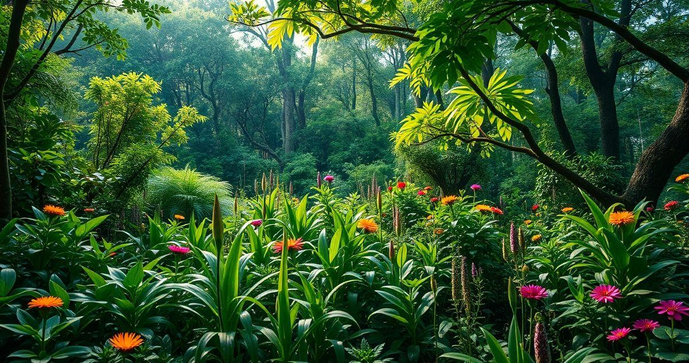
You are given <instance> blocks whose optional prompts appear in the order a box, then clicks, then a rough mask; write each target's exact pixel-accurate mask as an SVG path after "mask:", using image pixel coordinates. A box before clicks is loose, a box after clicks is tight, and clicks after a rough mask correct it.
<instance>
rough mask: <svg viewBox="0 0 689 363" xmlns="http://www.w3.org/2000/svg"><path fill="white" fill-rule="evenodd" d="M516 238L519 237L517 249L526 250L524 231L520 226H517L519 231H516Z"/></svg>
mask: <svg viewBox="0 0 689 363" xmlns="http://www.w3.org/2000/svg"><path fill="white" fill-rule="evenodd" d="M518 236H519V237H518V239H519V249H520V250H521V251H526V239H525V238H524V231H522V227H519V232H518Z"/></svg>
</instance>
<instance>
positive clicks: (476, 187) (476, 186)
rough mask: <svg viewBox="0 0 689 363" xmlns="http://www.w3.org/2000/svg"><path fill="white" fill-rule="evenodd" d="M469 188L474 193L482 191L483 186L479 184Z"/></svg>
mask: <svg viewBox="0 0 689 363" xmlns="http://www.w3.org/2000/svg"><path fill="white" fill-rule="evenodd" d="M469 188H470V189H471V190H473V191H478V190H481V186H480V185H478V184H471V186H470V187H469Z"/></svg>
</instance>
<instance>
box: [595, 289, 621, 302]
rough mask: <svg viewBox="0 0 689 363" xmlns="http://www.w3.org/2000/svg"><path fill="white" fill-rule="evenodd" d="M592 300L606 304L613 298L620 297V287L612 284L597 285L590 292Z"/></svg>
mask: <svg viewBox="0 0 689 363" xmlns="http://www.w3.org/2000/svg"><path fill="white" fill-rule="evenodd" d="M590 296H591V298H592V299H593V300H596V301H598V302H599V303H603V304H607V303H611V302H613V301H615V299H621V298H622V294H621V293H620V289H618V288H617V287H615V286H612V285H600V286H597V287H596V288H595V289H593V291H591V294H590Z"/></svg>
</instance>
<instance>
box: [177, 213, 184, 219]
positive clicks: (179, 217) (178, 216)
mask: <svg viewBox="0 0 689 363" xmlns="http://www.w3.org/2000/svg"><path fill="white" fill-rule="evenodd" d="M175 219H176V220H178V221H183V220H184V216H183V215H181V214H175Z"/></svg>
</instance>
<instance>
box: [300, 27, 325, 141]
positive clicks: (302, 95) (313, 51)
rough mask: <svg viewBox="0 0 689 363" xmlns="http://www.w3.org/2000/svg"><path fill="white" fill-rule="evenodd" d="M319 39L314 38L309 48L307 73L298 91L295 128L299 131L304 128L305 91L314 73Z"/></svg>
mask: <svg viewBox="0 0 689 363" xmlns="http://www.w3.org/2000/svg"><path fill="white" fill-rule="evenodd" d="M319 42H320V38H316V41H315V42H314V43H313V46H312V48H311V64H310V66H309V73H308V74H307V75H306V77H305V78H304V83H302V86H301V89H299V98H298V101H297V120H298V124H297V128H299V129H300V130H302V129H305V128H306V105H305V103H306V89H307V88H308V87H309V84H311V80H312V79H313V75H314V73H315V72H316V58H318V43H319Z"/></svg>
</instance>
